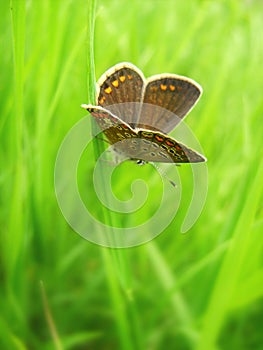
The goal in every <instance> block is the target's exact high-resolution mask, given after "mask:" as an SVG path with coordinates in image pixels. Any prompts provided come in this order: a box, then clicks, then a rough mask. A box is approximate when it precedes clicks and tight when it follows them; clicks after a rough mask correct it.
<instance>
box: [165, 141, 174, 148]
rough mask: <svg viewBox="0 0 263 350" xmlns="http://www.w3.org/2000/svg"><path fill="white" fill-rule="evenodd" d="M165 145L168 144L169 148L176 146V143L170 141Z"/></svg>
mask: <svg viewBox="0 0 263 350" xmlns="http://www.w3.org/2000/svg"><path fill="white" fill-rule="evenodd" d="M165 143H166V144H167V146H171V147H172V146H174V142H172V141H170V140H166V141H165Z"/></svg>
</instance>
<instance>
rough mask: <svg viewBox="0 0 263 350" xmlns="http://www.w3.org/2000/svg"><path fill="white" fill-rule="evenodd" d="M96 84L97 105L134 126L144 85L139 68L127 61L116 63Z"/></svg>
mask: <svg viewBox="0 0 263 350" xmlns="http://www.w3.org/2000/svg"><path fill="white" fill-rule="evenodd" d="M98 86H99V90H98V95H97V103H98V105H99V106H102V107H104V108H107V109H108V110H109V111H110V112H112V113H113V114H114V115H116V116H117V117H119V118H121V119H122V120H123V121H125V122H126V123H128V124H130V125H131V126H134V125H135V123H136V122H137V119H138V113H139V108H140V103H141V101H142V93H143V87H144V77H143V74H142V73H141V72H140V70H139V69H138V68H136V67H135V66H133V65H131V64H128V63H126V64H125V63H122V64H119V65H116V66H114V67H113V68H111V69H109V70H108V71H107V72H106V73H105V74H104V75H103V76H102V77H101V78H100V79H99V81H98Z"/></svg>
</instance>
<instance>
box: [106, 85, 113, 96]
mask: <svg viewBox="0 0 263 350" xmlns="http://www.w3.org/2000/svg"><path fill="white" fill-rule="evenodd" d="M104 91H105V92H106V94H110V93H111V92H112V88H111V87H110V86H109V87H107V88H106V89H104Z"/></svg>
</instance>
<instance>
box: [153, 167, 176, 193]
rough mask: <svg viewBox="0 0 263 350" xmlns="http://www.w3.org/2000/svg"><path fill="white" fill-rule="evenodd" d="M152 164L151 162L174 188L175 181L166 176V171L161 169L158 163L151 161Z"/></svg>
mask: <svg viewBox="0 0 263 350" xmlns="http://www.w3.org/2000/svg"><path fill="white" fill-rule="evenodd" d="M152 164H153V166H154V167H155V168H156V169H157V170H158V171H159V173H160V174H161V175H162V176H163V177H164V178H165V179H166V180H168V181H169V182H170V184H171V185H172V186H173V187H174V188H176V187H177V185H176V183H175V182H174V181H173V180H171V179H170V178H169V177H168V176H167V174H166V172H165V171H163V169H161V168H160V167H159V166H158V165H156V164H155V163H153V162H152Z"/></svg>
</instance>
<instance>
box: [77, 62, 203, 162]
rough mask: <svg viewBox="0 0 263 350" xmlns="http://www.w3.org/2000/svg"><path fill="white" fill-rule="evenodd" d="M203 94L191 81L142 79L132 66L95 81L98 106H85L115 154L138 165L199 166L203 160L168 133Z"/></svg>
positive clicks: (165, 76)
mask: <svg viewBox="0 0 263 350" xmlns="http://www.w3.org/2000/svg"><path fill="white" fill-rule="evenodd" d="M201 92H202V90H201V87H200V86H199V85H198V84H197V83H195V82H194V81H193V80H191V79H189V78H185V77H181V76H178V75H172V74H161V75H157V76H153V77H150V78H148V79H145V78H144V76H143V74H142V72H141V71H140V70H139V69H138V68H137V67H135V66H133V65H131V64H130V63H122V64H118V65H116V66H114V67H113V68H111V69H110V70H108V71H107V72H106V73H105V74H104V75H103V76H102V77H101V78H100V79H99V81H98V92H97V97H96V100H97V103H98V105H97V106H93V105H86V104H83V105H82V107H83V108H85V109H86V110H88V111H89V112H90V113H91V115H92V116H93V117H94V118H95V120H96V122H97V123H98V125H99V127H100V128H101V130H102V132H103V133H104V135H105V136H106V137H107V139H108V141H109V143H111V144H112V145H113V148H114V150H115V151H116V152H117V153H119V154H121V155H123V156H124V157H126V158H129V159H130V160H136V161H137V162H138V163H139V164H142V163H145V162H164V163H197V162H204V161H205V160H206V159H205V158H204V157H203V156H202V155H201V154H199V153H198V152H196V151H194V150H192V149H191V148H189V147H187V146H185V145H184V144H182V143H181V142H178V141H177V140H175V139H174V138H172V137H170V136H168V135H167V133H168V132H170V131H171V130H173V129H174V128H175V126H176V125H177V124H178V123H179V122H180V121H181V120H182V119H183V117H184V116H185V115H186V114H187V113H188V112H189V111H190V110H191V109H192V107H193V106H194V104H195V103H196V101H197V100H198V98H199V96H200V94H201Z"/></svg>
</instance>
